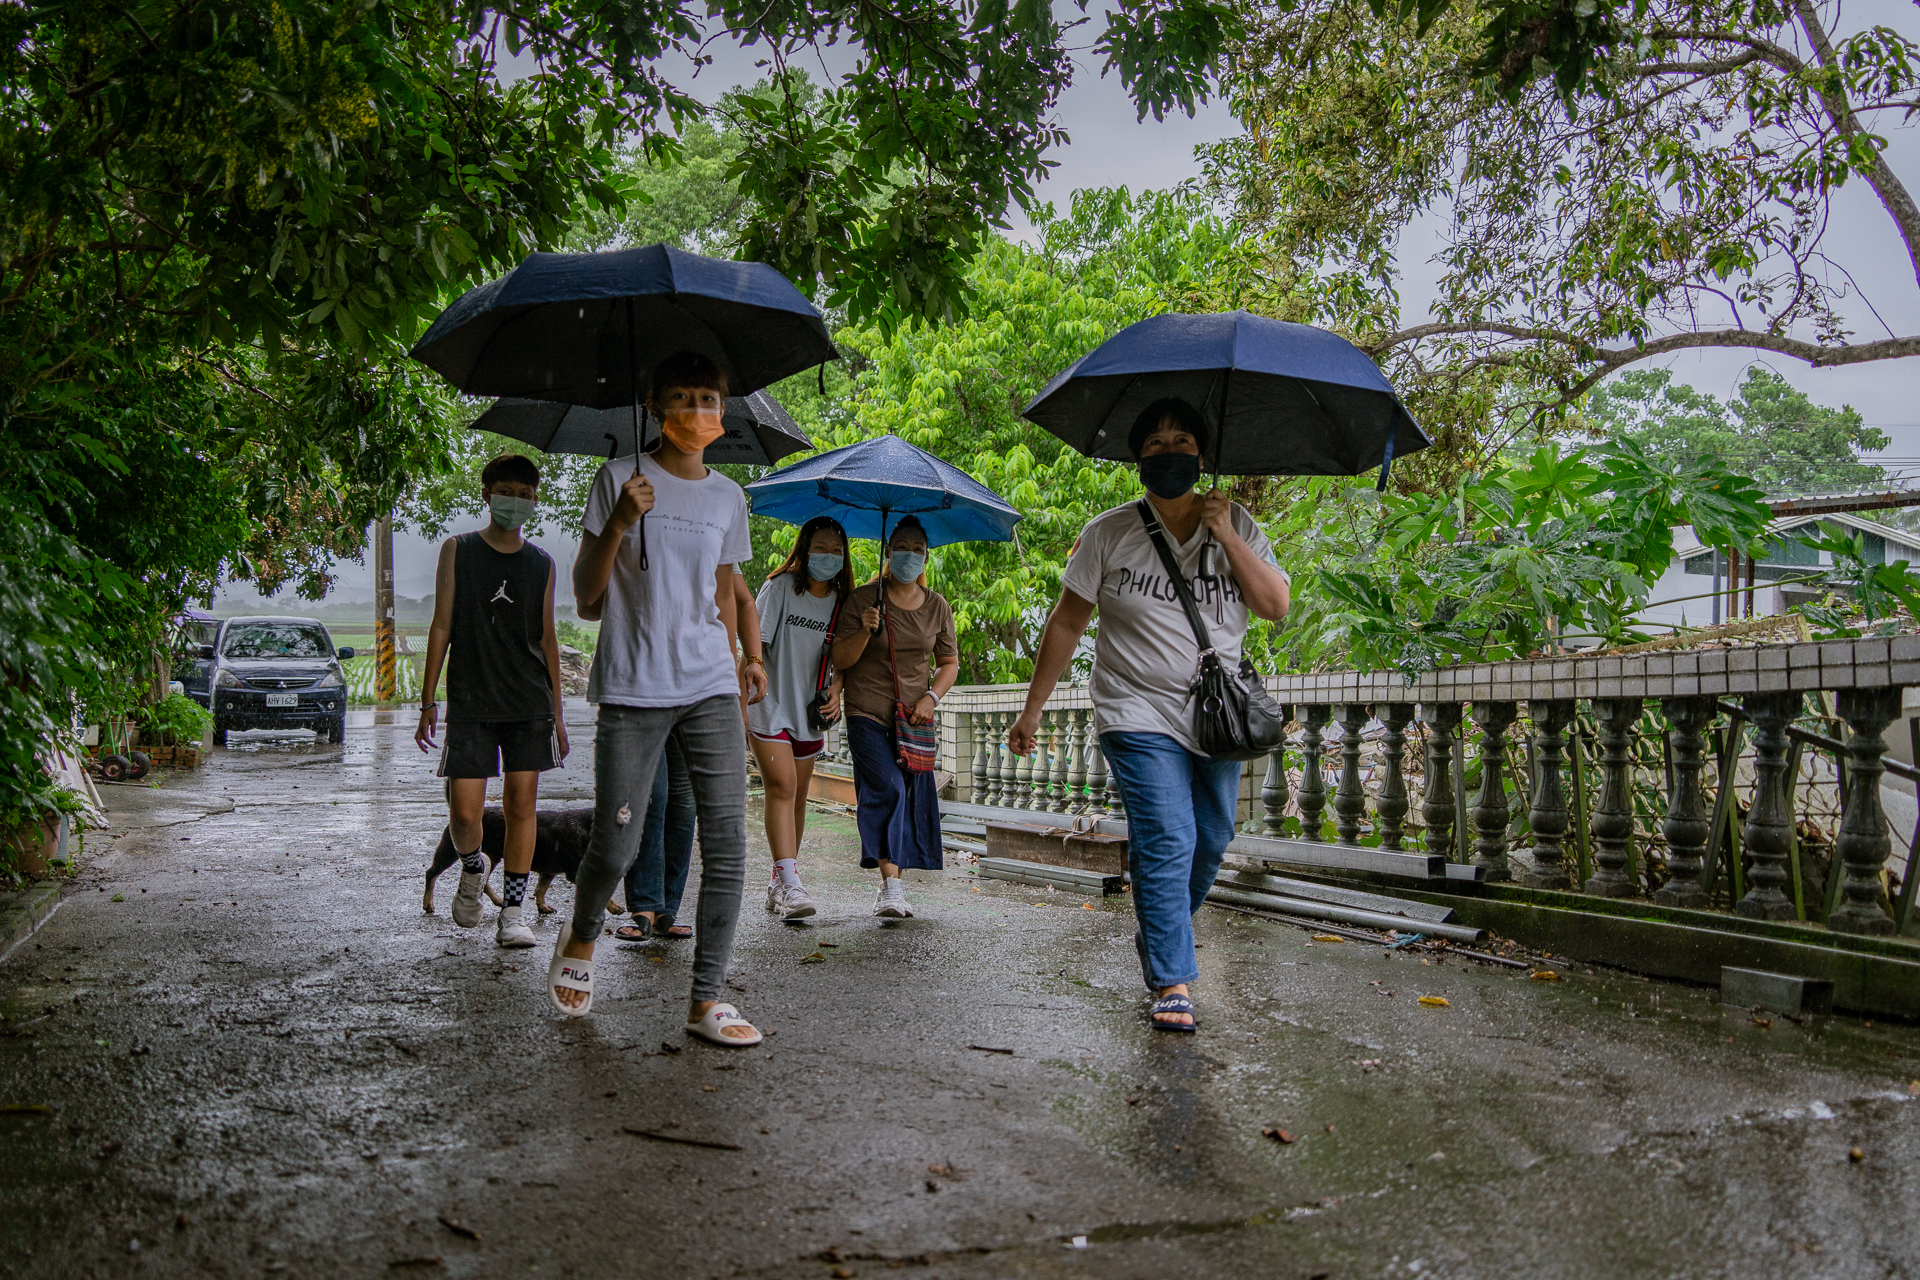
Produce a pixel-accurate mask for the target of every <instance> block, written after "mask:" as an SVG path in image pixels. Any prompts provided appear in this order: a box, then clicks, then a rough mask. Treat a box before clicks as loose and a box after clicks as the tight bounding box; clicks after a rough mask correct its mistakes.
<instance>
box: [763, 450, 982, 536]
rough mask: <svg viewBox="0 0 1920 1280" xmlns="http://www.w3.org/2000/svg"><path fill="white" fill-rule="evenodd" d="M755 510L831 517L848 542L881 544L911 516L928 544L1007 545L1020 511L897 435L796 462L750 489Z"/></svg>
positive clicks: (782, 516)
mask: <svg viewBox="0 0 1920 1280" xmlns="http://www.w3.org/2000/svg"><path fill="white" fill-rule="evenodd" d="M747 495H748V496H749V497H750V498H752V499H753V513H754V514H755V515H757V516H772V517H773V518H774V519H776V520H785V521H786V522H787V523H788V524H805V523H806V522H807V521H809V520H811V519H813V518H814V517H815V516H832V517H833V518H834V519H835V520H838V521H839V522H840V525H841V527H842V528H844V529H845V530H846V531H847V536H848V537H850V538H873V539H875V540H877V541H881V542H884V541H886V538H887V535H888V534H889V533H891V532H892V531H893V529H894V527H895V526H896V525H898V524H899V523H900V517H901V516H906V515H911V516H914V517H916V518H917V519H918V520H919V521H920V523H921V525H923V526H924V527H925V528H926V531H927V545H928V546H930V547H943V546H946V545H947V544H948V543H952V542H1005V541H1007V539H1009V538H1011V537H1013V526H1014V525H1016V524H1018V523H1020V513H1019V512H1018V511H1015V510H1014V509H1013V508H1012V507H1010V506H1008V505H1007V504H1006V502H1005V501H1004V500H1003V499H1002V498H1001V497H1000V495H999V494H997V493H995V492H994V491H993V490H991V489H989V488H987V486H985V485H983V484H981V483H980V482H979V481H978V480H975V479H974V478H973V477H972V476H970V475H968V474H967V473H966V472H964V471H962V470H960V469H959V468H958V467H951V466H948V465H947V464H946V463H944V462H942V461H940V459H938V458H936V457H934V456H933V455H932V454H930V453H928V452H926V451H925V450H922V449H916V448H914V447H913V446H912V445H910V444H908V443H907V442H906V441H905V440H902V439H901V438H900V437H898V436H879V437H877V438H875V439H872V440H862V441H861V442H860V443H859V444H850V445H848V446H846V447H845V448H843V449H833V450H830V451H828V452H826V453H823V454H821V455H820V456H819V457H817V458H808V459H807V460H806V461H805V462H796V463H794V464H793V465H792V466H790V467H785V468H782V469H781V470H779V471H776V472H774V473H773V474H772V475H770V476H767V477H766V478H765V479H762V480H755V481H754V482H753V483H752V484H750V485H748V486H747Z"/></svg>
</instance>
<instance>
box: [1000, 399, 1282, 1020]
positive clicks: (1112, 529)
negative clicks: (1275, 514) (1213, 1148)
mask: <svg viewBox="0 0 1920 1280" xmlns="http://www.w3.org/2000/svg"><path fill="white" fill-rule="evenodd" d="M1127 443H1128V446H1129V448H1130V449H1131V450H1132V452H1133V456H1134V458H1135V460H1136V461H1137V462H1138V463H1139V465H1140V481H1141V483H1142V484H1143V485H1145V486H1146V489H1147V497H1145V498H1144V499H1142V500H1141V501H1139V502H1134V503H1128V504H1127V505H1126V506H1123V507H1115V508H1113V509H1112V510H1111V511H1106V512H1102V513H1101V514H1100V515H1098V516H1095V517H1094V518H1093V519H1092V520H1091V521H1089V522H1088V524H1087V527H1086V528H1085V529H1084V530H1082V531H1081V534H1080V540H1079V541H1078V542H1077V543H1075V544H1074V549H1073V552H1072V554H1071V555H1070V556H1068V558H1067V567H1066V571H1065V572H1064V573H1063V574H1062V575H1061V579H1060V583H1061V590H1060V601H1059V603H1058V604H1056V605H1055V606H1054V607H1053V613H1052V614H1051V615H1050V616H1049V617H1048V618H1047V625H1046V630H1045V632H1044V633H1043V634H1042V636H1041V639H1040V652H1039V656H1038V657H1037V658H1036V659H1035V660H1034V670H1033V682H1032V684H1030V685H1029V686H1028V688H1027V704H1026V709H1025V710H1024V711H1022V712H1021V713H1020V718H1019V719H1018V720H1017V721H1015V722H1014V724H1013V727H1012V728H1011V729H1010V730H1009V731H1008V733H1007V741H1008V745H1009V746H1010V747H1011V748H1012V749H1013V751H1014V754H1016V755H1022V756H1024V755H1026V754H1027V753H1028V752H1030V751H1032V750H1033V744H1034V734H1035V732H1036V731H1037V730H1038V729H1039V726H1040V712H1041V709H1042V708H1043V707H1044V706H1045V705H1046V701H1047V698H1048V696H1049V695H1050V694H1051V693H1052V692H1053V687H1054V685H1055V684H1056V683H1058V682H1059V679H1060V675H1061V673H1062V672H1063V671H1065V670H1066V667H1067V663H1068V661H1069V660H1070V659H1071V658H1072V657H1073V651H1074V649H1075V648H1076V647H1077V646H1078V645H1079V643H1080V637H1081V636H1083V635H1084V634H1086V630H1087V624H1088V622H1089V621H1090V620H1091V619H1092V617H1093V612H1094V610H1095V609H1096V608H1098V609H1099V611H1100V630H1099V634H1098V636H1097V637H1096V638H1095V641H1094V657H1093V679H1092V681H1091V683H1090V685H1089V688H1088V693H1089V695H1090V696H1091V698H1092V700H1093V713H1094V723H1095V727H1096V729H1097V730H1098V731H1099V734H1100V747H1101V750H1102V751H1103V752H1104V753H1105V754H1106V758H1107V765H1108V768H1109V769H1110V770H1111V771H1112V775H1113V778H1114V781H1115V782H1116V783H1117V784H1118V786H1119V788H1120V796H1121V799H1122V800H1123V801H1124V802H1125V804H1126V808H1127V841H1128V842H1127V860H1128V863H1129V870H1130V871H1131V873H1132V879H1133V905H1134V912H1135V915H1136V918H1137V919H1138V922H1139V931H1138V932H1137V933H1136V934H1135V935H1134V947H1135V949H1136V950H1137V951H1139V953H1140V969H1141V973H1142V975H1143V976H1144V977H1145V979H1146V984H1147V987H1148V989H1149V990H1151V991H1152V992H1153V994H1154V997H1155V999H1154V1001H1153V1005H1152V1011H1151V1016H1152V1022H1153V1025H1154V1026H1155V1027H1157V1028H1160V1029H1161V1030H1165V1031H1189V1032H1190V1031H1193V1030H1194V1029H1195V1028H1196V1026H1197V1025H1198V1024H1197V1022H1196V1020H1195V1018H1194V1016H1193V1001H1192V998H1191V991H1190V989H1189V988H1190V986H1191V984H1192V983H1193V981H1194V980H1195V979H1196V978H1197V977H1199V964H1198V962H1197V960H1196V959H1195V956H1194V950H1193V913H1194V912H1196V911H1198V910H1199V909H1200V904H1201V903H1202V902H1204V901H1206V896H1207V890H1208V889H1210V888H1212V886H1213V878H1214V876H1215V875H1216V874H1218V873H1219V870H1220V859H1221V856H1222V855H1223V854H1224V853H1225V852H1226V848H1227V844H1228V842H1229V841H1231V840H1232V839H1233V817H1234V809H1235V806H1236V804H1237V802H1238V799H1239V793H1240V764H1239V762H1238V761H1234V760H1214V759H1212V758H1210V757H1208V756H1204V755H1202V754H1200V752H1199V749H1198V747H1197V745H1196V743H1195V740H1194V733H1193V711H1194V708H1193V706H1192V704H1191V701H1190V697H1189V692H1190V689H1191V687H1192V683H1193V678H1194V673H1195V669H1196V668H1197V667H1198V665H1199V660H1200V647H1199V645H1198V643H1197V642H1196V640H1195V638H1194V632H1193V628H1192V626H1191V624H1190V623H1189V622H1188V619H1187V615H1186V611H1185V609H1184V607H1183V606H1182V604H1181V602H1180V596H1179V594H1178V592H1177V591H1176V590H1175V589H1174V586H1173V584H1172V583H1170V582H1169V581H1168V580H1167V574H1166V570H1165V568H1164V567H1163V562H1162V559H1161V553H1160V551H1159V550H1158V549H1156V547H1155V545H1154V537H1153V535H1154V533H1155V532H1157V531H1162V530H1164V535H1163V536H1164V537H1165V539H1166V541H1167V542H1168V543H1169V544H1170V549H1171V552H1172V555H1173V558H1174V563H1175V565H1176V566H1177V567H1178V569H1179V572H1180V576H1181V577H1182V578H1185V579H1186V580H1187V581H1188V582H1189V583H1190V584H1191V586H1192V590H1193V594H1194V596H1195V599H1196V600H1197V601H1198V602H1199V606H1200V610H1201V612H1202V613H1203V614H1204V615H1205V616H1206V622H1207V625H1208V629H1209V631H1210V633H1211V636H1212V641H1213V647H1214V651H1215V652H1216V653H1218V654H1219V655H1220V658H1221V660H1222V661H1223V662H1224V663H1225V664H1226V665H1227V667H1228V669H1230V670H1231V669H1233V668H1235V667H1237V666H1238V665H1239V661H1240V646H1241V642H1242V641H1243V640H1244V639H1245V637H1246V633H1247V625H1248V621H1249V619H1250V618H1251V617H1252V616H1256V615H1257V616H1259V617H1262V618H1266V619H1268V620H1270V621H1277V620H1279V619H1280V618H1282V617H1284V616H1285V615H1286V612H1287V604H1288V579H1287V575H1286V574H1285V573H1284V572H1282V571H1281V570H1280V569H1279V568H1278V567H1276V566H1275V564H1274V562H1273V548H1272V547H1271V546H1270V545H1269V544H1268V542H1267V537H1266V535H1265V534H1264V533H1262V532H1261V531H1260V526H1259V525H1258V524H1256V523H1255V522H1254V519H1253V517H1252V516H1251V515H1250V514H1248V512H1247V509H1246V508H1245V507H1242V506H1241V505H1239V504H1238V503H1236V502H1232V501H1230V500H1229V499H1228V498H1227V495H1226V493H1225V492H1224V491H1223V490H1220V489H1214V490H1212V491H1210V492H1208V493H1204V494H1202V493H1196V492H1195V491H1194V485H1195V484H1196V483H1198V481H1199V479H1200V472H1201V469H1202V467H1203V465H1204V463H1205V460H1206V457H1207V453H1208V449H1209V447H1210V435H1209V432H1208V429H1207V425H1206V421H1205V419H1203V418H1202V417H1201V416H1200V414H1199V412H1198V411H1197V410H1195V409H1194V408H1193V406H1192V405H1190V404H1188V403H1187V402H1186V401H1184V400H1178V399H1167V400H1160V401H1156V402H1155V403H1153V404H1150V405H1148V406H1147V408H1146V410H1145V411H1144V412H1142V413H1141V415H1140V417H1139V418H1138V420H1136V421H1135V423H1134V425H1133V430H1132V432H1131V433H1130V434H1129V436H1128V440H1127ZM1209 542H1211V543H1214V544H1216V545H1217V546H1218V547H1219V548H1220V550H1221V552H1223V553H1224V559H1225V562H1226V563H1225V571H1224V572H1223V573H1218V575H1217V576H1213V575H1212V574H1211V573H1210V565H1211V562H1212V559H1213V558H1212V557H1208V556H1203V554H1202V551H1203V548H1204V547H1205V546H1206V545H1207V544H1208V543H1209Z"/></svg>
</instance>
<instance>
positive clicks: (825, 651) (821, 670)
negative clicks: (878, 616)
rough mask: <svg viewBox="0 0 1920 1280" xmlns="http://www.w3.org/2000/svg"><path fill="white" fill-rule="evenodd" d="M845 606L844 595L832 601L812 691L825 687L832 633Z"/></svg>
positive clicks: (836, 627)
mask: <svg viewBox="0 0 1920 1280" xmlns="http://www.w3.org/2000/svg"><path fill="white" fill-rule="evenodd" d="M846 607H847V601H846V597H845V596H842V597H841V598H840V599H839V600H837V601H835V602H834V606H833V616H832V617H831V618H829V619H827V639H826V642H825V643H824V644H822V645H821V646H820V665H819V666H818V667H817V668H815V670H814V673H813V691H814V692H815V693H818V692H820V691H821V690H822V689H824V688H826V687H827V668H829V667H831V666H832V665H833V633H834V632H836V631H838V630H839V629H840V611H841V610H842V609H844V608H846Z"/></svg>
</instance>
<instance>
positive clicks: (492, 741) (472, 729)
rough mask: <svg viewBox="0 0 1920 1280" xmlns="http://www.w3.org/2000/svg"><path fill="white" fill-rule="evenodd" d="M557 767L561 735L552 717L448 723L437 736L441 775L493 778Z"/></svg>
mask: <svg viewBox="0 0 1920 1280" xmlns="http://www.w3.org/2000/svg"><path fill="white" fill-rule="evenodd" d="M503 766H504V769H505V771H506V772H507V773H538V772H541V771H543V770H547V769H558V768H559V767H560V739H559V737H558V735H556V734H555V733H554V731H553V717H552V716H548V717H546V718H545V719H541V720H480V721H471V720H470V721H467V722H466V723H464V724H450V725H448V726H447V727H446V729H445V730H444V731H443V734H442V737H441V739H440V772H439V774H438V776H439V777H442V778H495V777H498V776H499V775H500V773H501V771H502V768H503Z"/></svg>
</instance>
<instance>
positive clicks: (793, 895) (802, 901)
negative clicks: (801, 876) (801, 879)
mask: <svg viewBox="0 0 1920 1280" xmlns="http://www.w3.org/2000/svg"><path fill="white" fill-rule="evenodd" d="M767 910H769V911H772V912H775V913H776V914H778V915H779V917H780V918H781V919H782V920H804V919H806V918H807V917H808V916H810V915H812V914H813V913H814V912H815V911H816V910H818V908H817V907H815V906H814V905H813V898H812V897H811V896H809V895H808V893H807V890H806V888H805V886H803V885H801V884H799V883H797V882H796V883H794V884H788V883H787V882H786V881H785V880H775V881H774V882H773V883H772V884H770V885H768V886H767Z"/></svg>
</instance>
